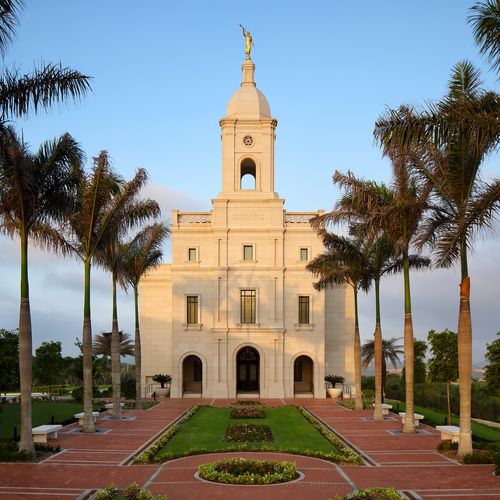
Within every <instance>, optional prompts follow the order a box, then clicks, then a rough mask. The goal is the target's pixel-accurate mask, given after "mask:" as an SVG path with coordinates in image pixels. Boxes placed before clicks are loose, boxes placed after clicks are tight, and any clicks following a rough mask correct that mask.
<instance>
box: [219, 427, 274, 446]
mask: <svg viewBox="0 0 500 500" xmlns="http://www.w3.org/2000/svg"><path fill="white" fill-rule="evenodd" d="M272 440H273V434H272V432H271V428H270V427H269V426H267V425H256V424H237V425H231V426H229V427H228V428H227V429H226V437H225V438H224V441H226V442H230V443H232V442H236V443H245V442H257V441H272Z"/></svg>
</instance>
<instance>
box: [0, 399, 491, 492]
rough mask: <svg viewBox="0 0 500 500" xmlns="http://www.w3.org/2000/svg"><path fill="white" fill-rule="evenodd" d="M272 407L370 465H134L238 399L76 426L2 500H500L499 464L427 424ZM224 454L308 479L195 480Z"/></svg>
mask: <svg viewBox="0 0 500 500" xmlns="http://www.w3.org/2000/svg"><path fill="white" fill-rule="evenodd" d="M262 401H263V402H265V403H266V406H276V405H283V404H295V405H301V406H305V407H306V408H308V409H309V410H310V411H311V412H313V413H314V414H315V415H316V416H317V417H318V418H320V419H321V420H322V421H323V422H324V423H325V424H327V425H328V426H330V427H331V428H332V429H333V430H334V431H335V432H336V433H337V434H338V435H340V436H341V437H342V438H343V439H344V440H345V441H347V442H348V443H350V444H351V445H352V446H353V447H355V448H356V449H357V450H358V451H359V452H360V453H361V454H362V455H363V457H364V459H365V461H366V465H362V466H355V465H337V464H332V463H330V462H327V461H324V460H320V459H315V458H309V457H302V456H298V455H287V454H278V453H266V454H263V453H225V454H211V455H198V456H192V457H185V458H180V459H177V460H172V461H170V462H167V463H164V464H155V465H131V461H132V459H133V457H134V456H135V455H136V454H137V453H138V451H139V450H141V449H143V448H144V447H145V446H147V444H148V443H150V442H151V441H152V440H154V439H155V438H156V436H158V435H160V434H161V433H162V432H163V431H164V430H165V429H166V428H167V427H168V426H169V425H170V424H171V423H172V422H173V421H175V420H176V419H177V418H178V417H179V416H180V415H181V414H182V413H183V412H184V411H185V410H187V409H188V408H189V407H190V406H192V405H195V404H199V403H201V404H212V405H216V406H227V405H228V404H229V402H230V400H220V399H217V400H207V399H205V400H199V399H196V400H195V399H166V400H165V401H163V402H162V403H161V404H160V405H158V406H156V407H154V408H151V409H149V410H143V411H136V410H125V411H124V415H125V416H126V417H127V419H124V420H113V419H111V418H109V417H108V416H106V415H104V414H101V416H99V418H98V419H97V424H96V428H97V429H98V430H99V432H97V433H96V434H92V435H88V434H82V433H80V432H78V424H72V425H69V426H66V427H64V428H63V429H62V431H60V433H59V438H58V439H57V440H54V441H51V444H59V445H60V446H61V451H60V452H59V453H57V454H55V455H52V456H51V457H49V458H48V459H46V460H45V461H43V462H40V463H35V464H33V463H29V464H18V463H16V464H6V463H1V464H0V494H1V495H2V496H1V498H2V500H3V499H9V498H15V499H22V498H26V499H30V500H33V499H34V498H50V499H83V498H85V497H86V496H87V495H88V494H89V493H90V492H91V491H92V490H95V489H98V488H102V487H103V486H105V485H107V484H109V483H115V484H117V485H118V486H126V485H127V484H129V483H131V482H134V481H135V482H137V483H138V484H139V485H141V486H145V487H147V488H149V489H150V490H151V491H152V492H153V493H156V494H159V493H162V494H165V495H167V497H168V498H169V500H183V499H190V500H191V499H193V498H203V499H231V498H238V499H246V498H256V497H258V498H259V500H266V499H282V498H283V499H285V498H286V499H288V500H292V499H300V498H304V499H307V500H315V499H324V500H326V499H328V498H329V497H333V496H335V495H336V494H346V493H349V492H352V491H353V490H355V489H356V488H357V489H362V488H367V487H373V486H387V487H389V486H391V487H394V488H397V489H400V490H403V491H404V492H405V493H406V494H407V495H408V496H409V497H410V498H414V499H420V498H421V499H425V500H428V499H429V500H430V499H432V500H440V499H447V500H451V499H455V498H459V499H460V500H467V499H471V500H472V499H485V500H486V499H493V498H498V499H500V477H495V476H493V466H492V465H467V466H463V465H460V464H458V463H456V462H455V461H453V460H450V459H448V458H446V457H444V456H442V455H440V454H439V453H437V451H436V446H437V445H438V443H439V441H440V437H439V432H437V431H436V430H435V429H433V428H432V427H428V426H426V425H421V426H420V427H419V430H420V432H419V434H417V435H402V434H398V433H397V432H396V433H394V432H391V431H400V430H401V429H402V425H401V420H400V419H399V417H397V416H395V415H393V414H391V415H389V417H387V418H386V419H385V420H384V421H383V422H375V421H373V420H372V419H371V418H370V417H371V416H372V411H369V410H365V411H351V410H346V409H345V408H343V407H341V406H339V405H337V404H336V403H335V402H333V401H332V400H330V399H325V400H319V399H307V400H306V399H299V400H289V399H286V400H262ZM222 456H224V457H228V456H247V457H254V458H255V457H258V458H264V457H265V458H269V459H270V458H273V459H279V460H290V461H294V462H296V464H297V467H298V469H299V470H300V471H301V472H302V473H303V475H304V476H303V478H302V479H301V480H299V481H296V482H293V483H288V484H281V485H270V486H233V485H217V484H212V483H207V482H204V481H200V480H198V479H196V478H195V476H194V474H195V472H196V470H197V467H198V465H199V464H200V463H204V462H208V461H212V460H215V459H219V458H221V457H222Z"/></svg>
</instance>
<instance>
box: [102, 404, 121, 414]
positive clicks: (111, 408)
mask: <svg viewBox="0 0 500 500" xmlns="http://www.w3.org/2000/svg"><path fill="white" fill-rule="evenodd" d="M124 405H125V403H120V408H121V409H122V410H123V406H124ZM104 408H106V410H108V413H109V414H111V413H113V403H107V404H105V405H104Z"/></svg>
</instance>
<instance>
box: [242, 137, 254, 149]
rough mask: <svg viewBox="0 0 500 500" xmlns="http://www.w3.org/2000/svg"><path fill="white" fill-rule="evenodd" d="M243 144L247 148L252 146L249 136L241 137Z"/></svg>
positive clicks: (251, 138) (251, 139)
mask: <svg viewBox="0 0 500 500" xmlns="http://www.w3.org/2000/svg"><path fill="white" fill-rule="evenodd" d="M243 144H244V145H245V146H246V147H247V148H249V147H251V146H252V145H253V137H252V136H251V135H246V136H245V137H243Z"/></svg>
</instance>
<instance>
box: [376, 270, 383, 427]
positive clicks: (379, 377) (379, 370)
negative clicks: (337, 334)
mask: <svg viewBox="0 0 500 500" xmlns="http://www.w3.org/2000/svg"><path fill="white" fill-rule="evenodd" d="M373 356H374V358H375V409H374V411H373V420H384V414H383V413H382V329H381V327H380V281H379V280H378V279H376V280H375V333H374V339H373Z"/></svg>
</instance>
